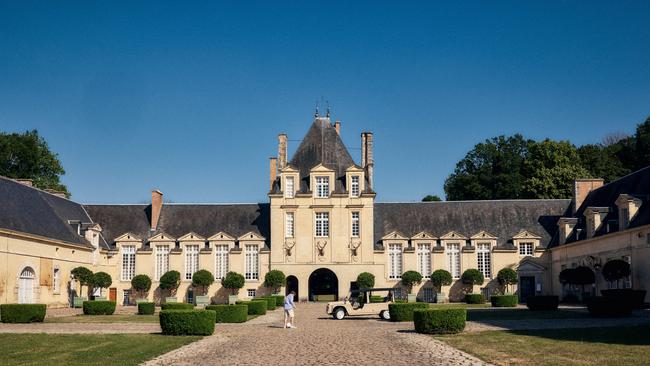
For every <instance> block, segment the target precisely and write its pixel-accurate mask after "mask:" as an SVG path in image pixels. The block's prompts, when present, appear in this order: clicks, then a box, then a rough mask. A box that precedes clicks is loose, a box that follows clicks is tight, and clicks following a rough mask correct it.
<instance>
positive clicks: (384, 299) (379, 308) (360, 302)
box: [326, 288, 395, 320]
mask: <svg viewBox="0 0 650 366" xmlns="http://www.w3.org/2000/svg"><path fill="white" fill-rule="evenodd" d="M394 291H395V289H394V288H363V289H359V290H353V291H351V292H350V294H348V296H347V297H346V298H345V299H343V301H333V302H329V303H327V308H326V311H327V315H331V316H332V317H333V318H334V319H337V320H341V319H343V318H345V317H346V316H363V315H366V316H367V315H379V317H380V318H382V319H385V320H389V319H390V313H389V312H388V304H390V303H392V302H393V301H394V293H393V292H394Z"/></svg>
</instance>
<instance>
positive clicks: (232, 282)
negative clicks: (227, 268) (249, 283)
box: [221, 272, 246, 295]
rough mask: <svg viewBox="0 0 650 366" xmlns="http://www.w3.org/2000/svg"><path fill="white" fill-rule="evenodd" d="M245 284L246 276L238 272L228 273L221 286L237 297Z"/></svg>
mask: <svg viewBox="0 0 650 366" xmlns="http://www.w3.org/2000/svg"><path fill="white" fill-rule="evenodd" d="M245 283H246V279H245V278H244V276H242V275H241V274H239V273H237V272H228V273H226V276H225V277H224V278H222V279H221V285H222V286H223V287H225V288H227V289H229V290H230V291H232V294H233V295H237V291H238V290H239V289H240V288H242V287H244V284H245Z"/></svg>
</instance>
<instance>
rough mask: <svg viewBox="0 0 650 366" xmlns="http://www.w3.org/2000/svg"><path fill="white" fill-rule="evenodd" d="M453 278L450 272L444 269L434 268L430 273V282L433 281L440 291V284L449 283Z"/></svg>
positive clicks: (445, 284)
mask: <svg viewBox="0 0 650 366" xmlns="http://www.w3.org/2000/svg"><path fill="white" fill-rule="evenodd" d="M453 280H454V279H453V277H451V273H449V271H446V270H444V269H438V270H435V271H433V273H432V274H431V283H433V286H434V287H435V288H437V289H438V292H442V286H449V285H451V283H452V282H453Z"/></svg>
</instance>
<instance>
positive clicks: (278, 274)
mask: <svg viewBox="0 0 650 366" xmlns="http://www.w3.org/2000/svg"><path fill="white" fill-rule="evenodd" d="M286 280H287V277H286V276H285V275H284V272H282V271H280V270H277V269H274V270H271V271H268V272H267V273H266V275H265V276H264V286H266V287H268V288H270V289H271V291H272V292H273V293H274V294H277V293H278V292H280V287H282V286H284V284H285V282H286Z"/></svg>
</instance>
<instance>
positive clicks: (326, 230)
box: [316, 212, 330, 237]
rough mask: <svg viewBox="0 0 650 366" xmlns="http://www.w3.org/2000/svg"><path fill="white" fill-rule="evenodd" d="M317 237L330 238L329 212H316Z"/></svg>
mask: <svg viewBox="0 0 650 366" xmlns="http://www.w3.org/2000/svg"><path fill="white" fill-rule="evenodd" d="M316 236H317V237H328V236H330V214H329V212H316Z"/></svg>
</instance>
